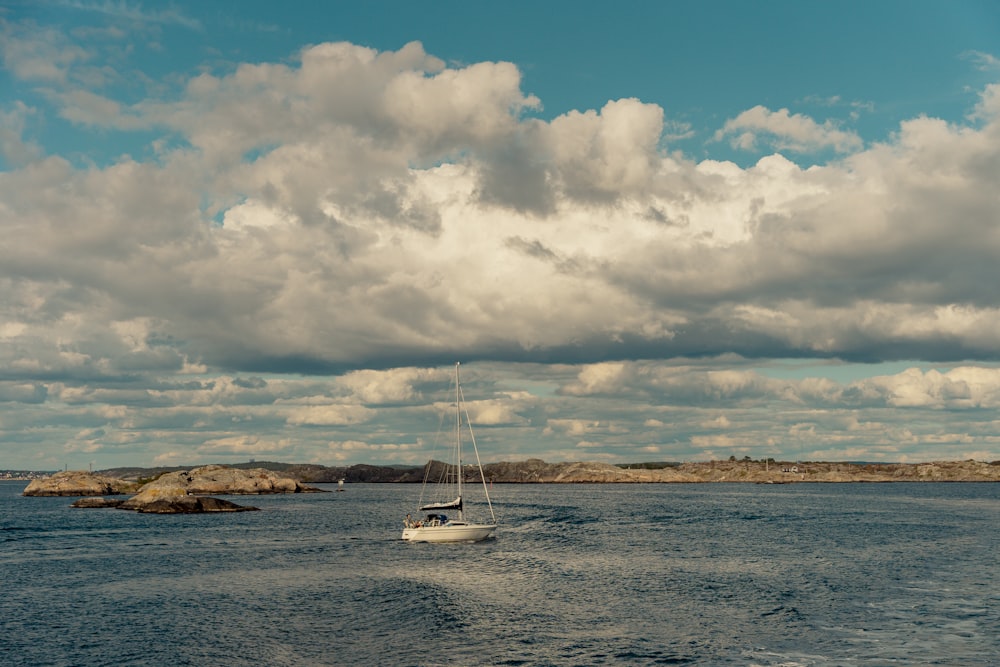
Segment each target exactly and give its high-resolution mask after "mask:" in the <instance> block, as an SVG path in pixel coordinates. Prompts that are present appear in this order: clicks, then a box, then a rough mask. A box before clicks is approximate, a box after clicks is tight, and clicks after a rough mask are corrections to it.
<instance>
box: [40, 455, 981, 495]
mask: <svg viewBox="0 0 1000 667" xmlns="http://www.w3.org/2000/svg"><path fill="white" fill-rule="evenodd" d="M251 465H252V466H254V467H249V466H251ZM427 465H431V466H443V465H444V464H442V463H440V462H436V461H434V462H431V463H428V464H427ZM425 468H426V466H421V467H416V468H407V467H398V466H373V465H364V464H359V465H353V466H349V467H326V466H321V465H315V464H308V465H306V464H288V463H274V462H267V463H255V464H253V463H251V464H236V465H212V466H202V467H200V468H194V469H180V470H179V469H169V470H164V469H155V468H148V469H147V468H118V469H113V470H105V471H103V472H99V473H87V472H79V471H70V472H63V473H56V474H54V475H52V476H51V477H47V478H44V479H40V480H33V481H32V482H31V483H30V484H29V485H28V487H27V488H26V489H25V492H24V495H26V496H114V495H132V494H137V493H138V492H139V491H140V490H141V489H146V488H147V487H149V488H150V489H152V488H158V487H160V486H164V487H170V488H174V489H175V490H178V491H179V490H183V491H184V495H195V496H205V495H210V494H223V495H253V494H262V493H304V492H310V491H318V490H319V489H315V488H312V487H308V486H306V485H307V484H317V483H332V482H336V481H338V480H340V479H344V480H346V481H347V482H348V483H414V482H420V481H421V480H423V477H424V469H425ZM483 469H484V472H485V473H486V478H487V479H488V480H489V481H491V482H494V483H501V484H503V483H507V484H602V483H614V484H630V483H632V484H649V483H700V482H709V483H710V482H730V483H731V482H745V483H757V484H793V483H850V482H998V481H1000V461H993V462H989V463H987V462H984V461H973V460H967V461H933V462H926V463H839V462H811V461H810V462H781V461H773V460H767V461H752V460H748V459H743V460H734V459H730V460H728V461H704V462H694V463H642V464H634V465H611V464H609V463H596V462H565V463H546V462H545V461H543V460H541V459H528V460H526V461H519V462H500V463H488V464H485V465H484V466H483ZM150 478H155V482H146V483H145V484H142V485H141V484H140V481H143V480H148V479H150ZM150 485H152V486H150ZM107 502H108V503H109V504H110V500H109V501H107ZM92 504H94V505H96V504H98V503H97V502H96V501H94V502H93V503H92Z"/></svg>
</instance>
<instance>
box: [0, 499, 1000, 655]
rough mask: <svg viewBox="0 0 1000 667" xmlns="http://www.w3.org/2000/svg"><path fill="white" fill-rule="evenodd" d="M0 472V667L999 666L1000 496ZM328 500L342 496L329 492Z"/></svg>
mask: <svg viewBox="0 0 1000 667" xmlns="http://www.w3.org/2000/svg"><path fill="white" fill-rule="evenodd" d="M25 485H26V482H0V586H2V590H0V664H3V665H6V666H12V667H13V666H19V665H25V666H28V665H30V666H32V667H37V666H42V665H60V666H62V665H66V666H74V667H90V666H98V665H102V666H103V665H107V666H111V665H114V666H121V665H144V666H146V665H153V666H156V665H198V666H202V665H225V666H230V665H234V666H235V665H254V666H261V665H266V666H282V665H289V666H291V665H295V666H302V665H372V666H376V665H380V666H390V665H428V666H430V665H470V666H471V665H747V666H752V665H761V666H764V665H769V666H770V665H775V666H776V665H782V666H800V665H801V666H805V665H816V666H820V665H850V666H874V665H878V666H882V665H961V666H965V667H969V666H976V665H1000V565H998V547H1000V539H998V536H997V535H998V530H1000V484H975V483H969V484H966V483H962V484H937V483H897V484H826V485H819V484H794V485H755V484H650V485H597V484H595V485H588V484H585V485H497V486H496V487H495V488H494V489H493V495H494V496H495V498H494V501H495V503H497V506H498V510H499V515H500V518H501V525H500V528H499V530H498V532H497V536H496V538H495V539H492V540H489V541H487V542H483V543H479V544H462V545H440V544H438V545H430V544H410V543H405V542H402V541H400V539H399V537H400V531H401V529H402V519H403V517H404V516H405V514H406V513H407V512H412V511H413V505H414V504H415V503H416V502H417V496H418V495H419V492H420V489H419V485H401V484H355V485H347V486H346V487H345V488H346V491H345V492H344V493H323V494H307V495H295V496H249V497H247V496H242V497H231V498H230V499H231V500H234V501H236V502H238V503H240V504H246V505H253V506H256V507H260V508H261V510H262V511H260V512H240V513H235V514H205V515H187V516H176V515H149V514H136V513H132V512H126V511H122V510H115V509H74V508H71V507H69V504H70V502H72V500H73V499H72V498H25V497H23V496H21V495H20V494H21V492H22V491H23V490H24V487H25ZM324 488H328V489H330V490H331V491H332V490H333V489H334V488H335V486H334V485H329V486H324Z"/></svg>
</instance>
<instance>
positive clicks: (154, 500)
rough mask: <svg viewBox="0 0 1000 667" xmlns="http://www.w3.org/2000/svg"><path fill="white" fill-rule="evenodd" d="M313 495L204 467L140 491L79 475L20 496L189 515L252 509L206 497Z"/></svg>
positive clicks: (267, 474)
mask: <svg viewBox="0 0 1000 667" xmlns="http://www.w3.org/2000/svg"><path fill="white" fill-rule="evenodd" d="M319 491H321V489H317V488H315V487H310V486H306V485H305V484H303V483H301V482H300V481H298V480H296V479H292V478H290V477H286V476H282V475H279V474H277V473H274V472H273V471H270V470H265V469H263V468H253V469H238V468H230V467H228V466H221V465H210V466H202V467H200V468H194V469H192V470H190V471H186V470H185V471H175V472H168V473H164V474H162V475H159V476H157V477H156V479H153V480H151V481H149V482H146V483H144V484H141V485H140V483H139V482H138V481H134V482H133V481H127V480H122V479H119V478H116V477H110V476H108V475H102V474H97V473H90V472H85V471H67V472H60V473H56V474H55V475H52V477H49V478H46V479H39V480H32V482H31V483H29V484H28V486H27V488H25V490H24V493H23V495H25V496H84V497H83V498H81V499H80V500H77V501H76V502H74V503H73V507H84V508H98V507H116V508H118V509H125V510H133V511H136V512H151V513H157V514H178V513H183V514H191V513H199V512H241V511H248V510H255V509H257V508H256V507H247V506H242V505H238V504H236V503H234V502H231V501H228V500H223V499H220V498H214V497H212V496H211V495H210V494H220V495H260V494H273V493H312V492H319ZM127 493H132V494H134V495H133V496H132V497H131V498H129V499H128V500H122V499H118V498H107V497H105V496H114V495H121V494H127ZM97 496H101V497H97Z"/></svg>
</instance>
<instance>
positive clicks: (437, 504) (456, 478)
mask: <svg viewBox="0 0 1000 667" xmlns="http://www.w3.org/2000/svg"><path fill="white" fill-rule="evenodd" d="M458 368H459V364H455V405H456V415H455V442H454V463H451V464H448V465H446V466H444V467H443V468H442V467H441V466H434V465H433V462H431V463H428V465H427V467H426V469H425V471H424V485H423V491H422V492H421V504H420V507H419V511H421V512H426V514H425V516H424V518H422V519H418V520H413V519H412V518H410V515H409V514H407V515H406V520H405V521H404V522H403V539H404V540H406V541H408V542H479V541H481V540H485V539H486V538H488V537H490V536H491V535H493V532H494V531H495V530H496V529H497V519H496V514H494V512H493V503H492V502H491V501H490V492H489V489H488V488H487V487H486V476H485V475H484V474H483V464H482V463H481V462H480V460H479V449H478V448H477V447H476V436H475V435H474V434H473V433H472V421H471V420H470V419H469V413H468V412H467V411H466V410H465V408H464V407H463V400H464V397H463V395H462V383H461V381H460V379H459V374H458ZM463 417H464V424H465V425H466V426H467V427H468V436H469V442H471V443H472V450H473V452H475V456H476V469H477V470H478V473H479V481H480V482H482V485H483V495H484V496H485V499H486V506H487V507H488V508H489V512H490V521H489V522H485V523H475V522H473V521H468V520H466V518H465V499H464V498H463V495H462V494H463V492H464V489H463V483H464V479H463V478H464V477H465V475H464V474H463V472H464V470H465V468H464V467H463V465H462V444H463V442H462V424H463ZM435 472H437V473H438V474H439V475H440V479H439V480H438V483H437V484H436V485H435V486H436V488H438V489H439V492H441V491H440V490H442V489H443V490H444V491H443V492H444V493H447V495H445V496H444V498H443V499H438V500H435V501H433V502H428V503H424V502H423V498H424V494H425V493H427V491H428V489H429V488H430V480H428V477H429V476H430V475H432V474H434V473H435ZM452 498H454V499H453V500H452ZM445 512H456V513H457V514H456V516H455V518H451V517H449V516H448V515H447V514H445Z"/></svg>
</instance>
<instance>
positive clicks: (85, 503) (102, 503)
mask: <svg viewBox="0 0 1000 667" xmlns="http://www.w3.org/2000/svg"><path fill="white" fill-rule="evenodd" d="M123 502H125V500H124V499H123V498H103V497H102V498H98V497H94V496H89V497H87V498H80V499H79V500H76V501H74V502H72V503H71V504H70V507H83V508H87V509H99V508H103V507H118V506H119V505H121V504H122V503H123Z"/></svg>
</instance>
